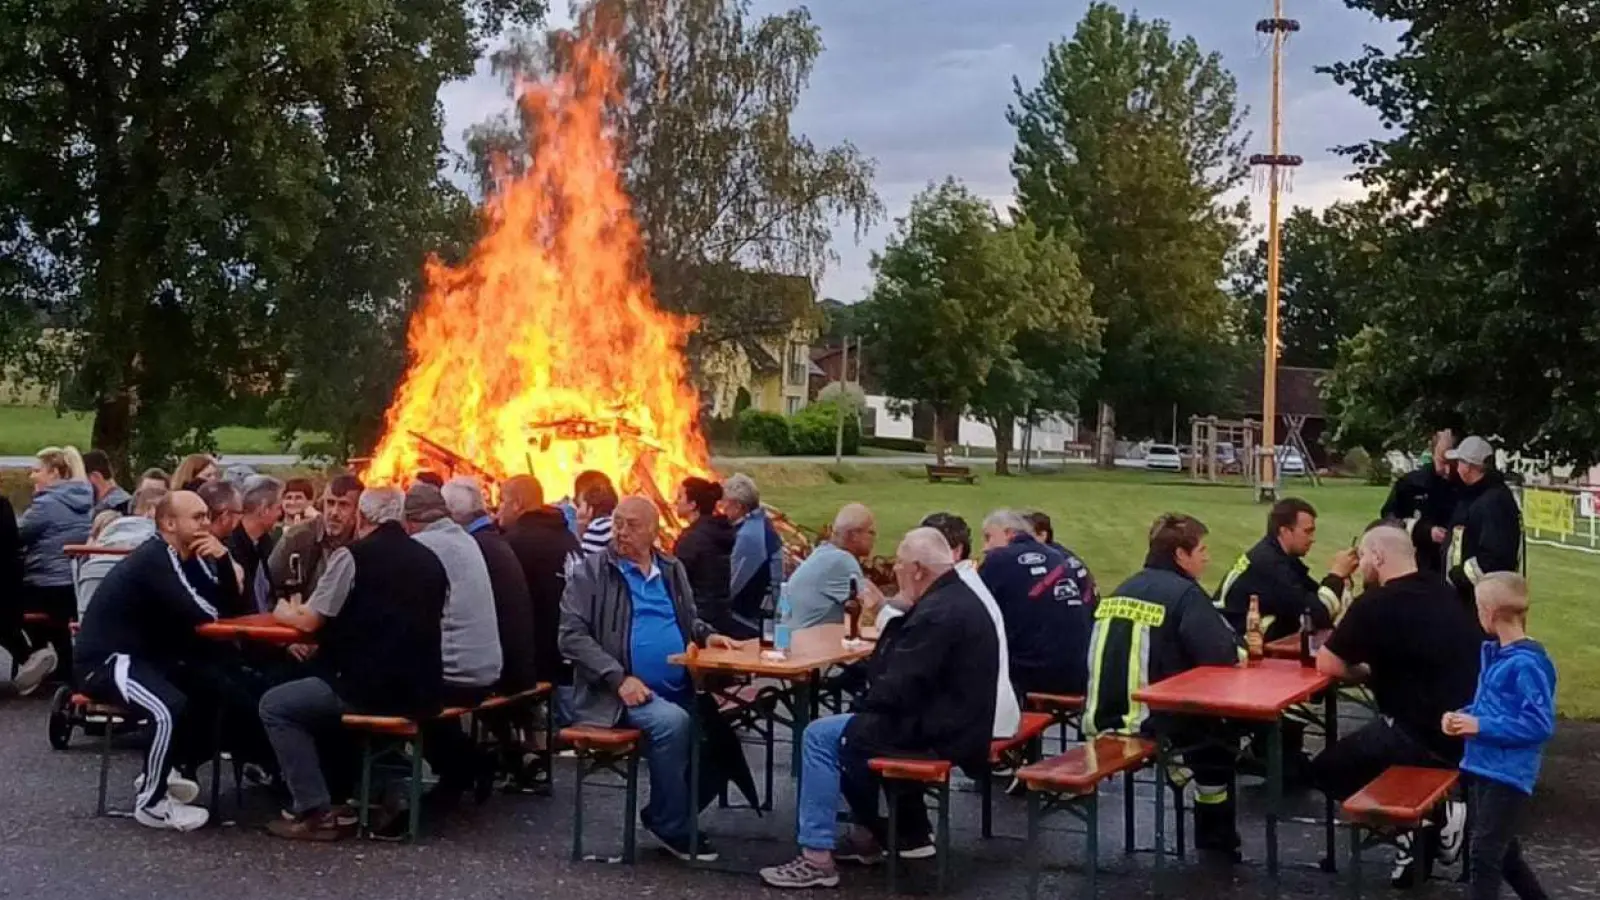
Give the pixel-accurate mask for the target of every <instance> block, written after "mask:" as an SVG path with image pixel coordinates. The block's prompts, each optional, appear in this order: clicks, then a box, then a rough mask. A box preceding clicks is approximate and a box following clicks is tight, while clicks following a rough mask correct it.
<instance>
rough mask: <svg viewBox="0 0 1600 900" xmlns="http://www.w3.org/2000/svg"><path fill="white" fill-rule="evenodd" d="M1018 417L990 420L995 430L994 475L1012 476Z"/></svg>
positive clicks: (990, 425) (990, 424)
mask: <svg viewBox="0 0 1600 900" xmlns="http://www.w3.org/2000/svg"><path fill="white" fill-rule="evenodd" d="M1016 421H1017V417H1016V416H1009V415H1007V416H995V417H994V418H993V419H990V420H989V427H990V428H991V429H993V430H994V474H996V475H1010V474H1011V438H1012V434H1013V431H1014V430H1015V428H1016Z"/></svg>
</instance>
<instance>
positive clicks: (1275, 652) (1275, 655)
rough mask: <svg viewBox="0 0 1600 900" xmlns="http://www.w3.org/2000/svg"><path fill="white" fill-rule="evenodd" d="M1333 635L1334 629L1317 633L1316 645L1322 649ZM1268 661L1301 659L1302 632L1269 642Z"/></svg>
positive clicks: (1266, 647) (1266, 648)
mask: <svg viewBox="0 0 1600 900" xmlns="http://www.w3.org/2000/svg"><path fill="white" fill-rule="evenodd" d="M1332 634H1333V631H1332V629H1326V628H1325V629H1323V630H1322V631H1319V632H1317V637H1316V645H1317V646H1318V647H1321V646H1322V645H1323V644H1325V643H1327V641H1328V637H1329V636H1330V635H1332ZM1264 649H1265V651H1266V655H1267V658H1268V659H1294V660H1298V659H1299V658H1300V632H1298V631H1296V632H1293V633H1291V634H1286V635H1284V636H1283V637H1281V638H1278V639H1277V640H1275V641H1267V643H1266V645H1265V647H1264Z"/></svg>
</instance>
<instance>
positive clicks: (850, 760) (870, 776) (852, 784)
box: [839, 737, 933, 852]
mask: <svg viewBox="0 0 1600 900" xmlns="http://www.w3.org/2000/svg"><path fill="white" fill-rule="evenodd" d="M908 755H909V754H906V753H904V752H894V751H891V752H881V753H880V752H877V751H875V750H873V749H872V748H870V747H864V746H862V745H860V744H856V743H852V742H851V740H850V739H849V738H848V737H846V738H844V739H843V740H841V741H840V743H839V792H840V793H841V794H843V795H844V799H845V802H846V803H848V804H849V805H850V819H851V821H853V822H855V824H857V825H860V826H861V827H862V828H865V829H867V830H868V831H870V832H872V837H873V838H874V839H875V840H877V842H878V846H880V847H883V848H885V849H887V850H889V851H890V852H893V851H894V850H897V849H904V848H911V847H923V846H926V845H927V844H928V843H929V838H930V836H931V835H932V834H933V826H932V825H931V824H929V822H928V807H927V805H926V804H924V803H923V801H922V793H921V791H919V790H918V789H917V788H918V786H917V785H913V784H903V785H900V786H899V787H898V788H897V789H896V790H895V792H894V793H893V794H892V795H890V796H891V797H892V798H893V799H892V801H891V802H893V803H894V804H895V814H896V819H897V822H896V826H895V827H896V828H898V829H899V834H897V835H896V836H895V837H896V840H897V842H898V843H899V844H900V846H899V847H898V848H891V847H889V828H888V823H887V821H886V820H885V819H884V818H883V816H882V814H880V813H879V812H878V794H879V792H881V791H883V790H884V782H883V779H882V778H879V777H878V774H877V773H876V772H874V771H872V769H870V768H869V767H868V766H867V761H868V760H870V759H872V758H873V757H875V756H894V757H902V758H903V757H906V756H908Z"/></svg>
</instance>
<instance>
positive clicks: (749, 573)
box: [722, 472, 783, 639]
mask: <svg viewBox="0 0 1600 900" xmlns="http://www.w3.org/2000/svg"><path fill="white" fill-rule="evenodd" d="M722 506H723V509H724V510H725V511H726V513H727V516H728V521H729V522H730V523H732V525H733V527H734V538H733V556H732V557H731V558H730V559H729V561H728V567H729V591H728V605H729V608H730V609H732V611H733V616H732V618H733V622H731V623H729V624H736V625H738V626H740V628H741V629H743V630H742V631H740V632H738V633H734V632H730V636H731V637H735V638H740V639H744V638H753V637H757V636H759V635H760V634H761V602H762V601H763V600H764V599H766V596H767V592H768V591H769V590H772V589H773V588H776V587H778V586H779V585H781V584H783V541H782V540H781V539H780V538H779V537H778V531H777V529H775V528H773V527H772V523H771V522H770V521H768V519H767V511H766V509H765V508H763V507H762V506H761V492H760V491H759V490H758V489H757V488H756V483H755V480H754V479H752V478H751V477H750V476H749V475H746V474H744V473H743V472H740V473H738V474H736V475H734V476H733V477H732V478H729V479H728V480H727V481H724V482H723V483H722Z"/></svg>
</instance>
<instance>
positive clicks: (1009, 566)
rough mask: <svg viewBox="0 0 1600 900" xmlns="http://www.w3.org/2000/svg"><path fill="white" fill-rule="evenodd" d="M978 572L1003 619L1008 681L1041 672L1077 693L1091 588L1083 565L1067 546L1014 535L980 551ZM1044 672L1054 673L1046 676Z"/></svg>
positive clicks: (1084, 662)
mask: <svg viewBox="0 0 1600 900" xmlns="http://www.w3.org/2000/svg"><path fill="white" fill-rule="evenodd" d="M978 576H979V577H980V578H982V579H983V583H984V584H985V585H987V586H988V588H989V592H990V593H991V594H993V595H994V599H995V603H996V604H998V605H999V607H1000V615H1001V616H1002V617H1003V618H1004V619H1005V623H1006V642H1007V644H1008V649H1009V651H1010V656H1011V671H1012V672H1013V673H1021V675H1022V676H1023V677H1020V678H1019V677H1018V676H1017V675H1016V674H1014V675H1013V680H1021V681H1023V682H1024V683H1029V682H1033V681H1037V680H1039V679H1037V678H1030V677H1026V676H1029V675H1034V674H1040V675H1044V676H1045V678H1046V679H1047V680H1049V681H1053V682H1055V683H1058V684H1062V685H1064V686H1065V689H1066V690H1067V691H1069V692H1070V693H1074V694H1081V693H1083V691H1084V689H1085V687H1087V685H1088V682H1089V671H1088V656H1089V633H1090V632H1091V631H1092V630H1093V628H1094V603H1095V587H1094V577H1093V576H1092V575H1090V574H1089V568H1088V567H1087V566H1085V565H1084V564H1083V560H1081V559H1079V558H1078V557H1077V556H1076V555H1074V554H1073V553H1071V552H1070V551H1062V550H1058V549H1056V548H1055V547H1052V546H1049V545H1047V544H1041V543H1039V541H1038V540H1036V539H1034V537H1033V536H1032V535H1017V536H1016V537H1014V538H1012V539H1011V542H1010V543H1009V544H1007V545H1006V546H1004V547H1002V548H1000V549H998V550H991V551H989V552H987V553H985V554H984V555H983V565H981V566H979V567H978ZM1050 673H1053V674H1055V675H1057V676H1059V677H1056V678H1051V677H1050Z"/></svg>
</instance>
